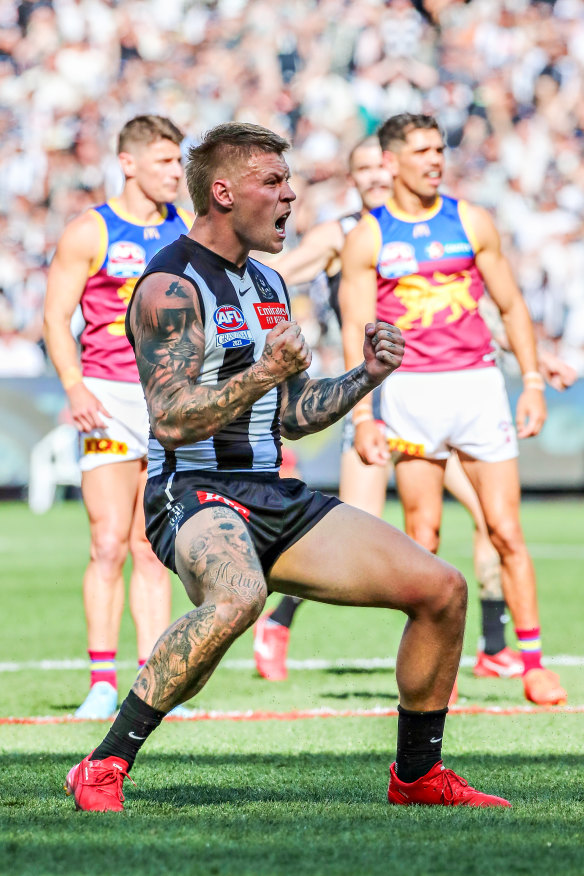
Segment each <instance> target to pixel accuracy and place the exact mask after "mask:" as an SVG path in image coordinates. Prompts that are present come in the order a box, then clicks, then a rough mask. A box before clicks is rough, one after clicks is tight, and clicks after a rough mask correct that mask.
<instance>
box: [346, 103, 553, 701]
mask: <svg viewBox="0 0 584 876" xmlns="http://www.w3.org/2000/svg"><path fill="white" fill-rule="evenodd" d="M379 138H380V142H381V147H382V150H383V155H384V160H385V162H386V165H387V167H388V168H389V169H390V171H391V173H392V177H393V189H394V193H393V197H392V198H391V199H390V200H389V201H388V202H387V203H386V204H385V205H384V206H382V207H380V208H377V209H375V210H373V211H371V212H370V213H369V214H367V215H366V216H365V217H364V218H363V220H362V221H361V222H360V223H359V225H358V226H357V228H355V229H354V231H353V232H352V233H351V235H350V236H349V237H348V238H347V243H346V245H345V247H344V250H343V260H342V267H343V279H342V282H341V288H340V301H341V307H342V313H343V342H344V349H345V359H346V363H347V364H348V367H351V363H354V362H356V361H357V360H358V359H359V357H360V349H359V344H358V341H357V337H358V333H360V332H361V331H362V327H363V325H364V323H366V322H368V321H369V320H370V319H371V317H372V315H375V314H377V318H379V319H383V320H385V321H387V322H389V323H393V324H395V325H396V326H397V327H398V328H400V329H401V330H402V332H403V333H404V336H405V339H406V352H405V355H404V360H403V364H402V366H401V368H400V370H399V372H398V373H397V374H396V375H395V378H396V380H395V383H394V384H393V385H392V387H391V389H389V388H388V386H387V384H384V387H383V390H382V413H383V419H384V421H385V423H386V426H387V438H388V441H389V447H390V449H391V450H392V451H393V458H394V463H395V466H396V483H397V488H398V492H399V496H400V499H401V502H402V505H403V508H404V515H405V524H406V532H407V533H408V534H409V535H411V536H412V537H413V538H414V539H415V540H416V541H418V542H419V543H420V544H422V545H424V546H425V547H426V548H428V550H431V551H436V550H437V549H438V542H439V535H440V521H441V512H442V488H443V480H444V469H445V466H446V460H447V459H448V457H449V456H450V454H451V452H452V450H453V449H456V450H457V452H458V455H459V458H460V460H461V462H462V465H463V467H464V470H465V472H466V474H467V475H468V477H469V479H470V481H471V483H472V485H473V487H474V489H475V491H476V493H477V496H478V499H479V502H480V505H481V508H482V510H483V514H484V516H485V520H486V522H487V526H488V530H489V533H490V535H491V539H492V542H493V544H494V546H495V547H496V549H497V552H498V554H499V556H500V559H501V576H502V582H503V590H504V594H505V599H506V602H507V605H508V606H509V610H510V613H511V616H512V618H513V622H514V625H515V632H516V635H517V639H518V642H519V647H520V651H521V658H522V661H523V684H524V690H525V696H526V698H527V699H528V700H531V701H532V702H535V703H538V704H542V705H547V704H554V703H559V702H563V701H565V699H566V691H565V690H564V689H563V688H562V686H561V684H560V682H559V678H558V676H557V675H556V673H554V672H552V671H551V670H548V669H545V668H544V667H543V666H542V662H541V639H540V626H539V617H538V607H537V594H536V582H535V573H534V569H533V564H532V562H531V558H530V556H529V553H528V551H527V547H526V545H525V541H524V537H523V533H522V530H521V524H520V520H519V504H520V485H519V472H518V465H517V453H518V450H517V435H516V433H515V429H514V427H513V422H512V417H511V412H510V409H509V403H508V399H507V396H506V392H505V387H504V381H503V377H502V375H501V373H500V372H499V370H498V369H497V368H496V367H495V362H494V350H493V347H492V343H491V335H490V332H489V330H488V328H487V326H486V324H485V322H484V320H483V318H482V317H481V315H480V312H479V308H478V301H479V299H480V298H481V297H482V295H483V293H484V286H486V288H487V290H488V292H489V293H490V296H491V298H492V300H493V301H494V303H495V304H496V305H497V307H498V309H499V311H500V313H501V316H502V320H503V325H504V328H505V331H506V334H507V338H508V340H509V346H510V348H511V350H512V351H513V353H514V354H515V356H516V358H517V361H518V363H519V366H520V368H521V373H522V375H523V385H524V390H523V393H522V394H521V396H520V398H519V401H518V403H517V412H516V420H517V428H518V431H517V434H518V436H519V438H527V437H529V436H531V435H536V434H537V433H538V432H539V431H540V429H541V427H542V425H543V423H544V421H545V416H546V407H545V401H544V397H543V388H544V380H543V377H542V376H541V374H540V373H539V371H538V370H537V356H536V346H535V338H534V333H533V328H532V325H531V320H530V318H529V314H528V311H527V308H526V306H525V303H524V301H523V298H522V296H521V292H520V291H519V288H518V286H517V284H516V283H515V280H514V278H513V276H512V273H511V269H510V266H509V263H508V261H507V259H506V258H505V257H504V255H503V254H502V252H501V247H500V240H499V235H498V233H497V230H496V228H495V226H494V223H493V221H492V219H491V217H490V215H489V213H488V212H487V211H486V210H485V209H483V208H481V207H477V206H474V205H472V204H470V203H468V202H466V201H457V200H455V199H453V198H448V197H445V196H441V195H440V194H439V187H440V183H441V180H442V173H443V169H444V142H443V138H442V134H441V131H440V129H439V126H438V123H437V122H436V120H435V119H434V118H433V117H431V116H427V115H411V114H408V113H403V114H401V115H398V116H394V117H392V118H390V119H389V120H388V121H387V122H385V123H384V124H383V125H382V127H381V128H380V131H379ZM483 284H484V285H483ZM355 446H356V449H357V451H358V452H359V454H360V455H361V458H362V459H363V460H365V461H368V462H370V463H378V462H384V461H385V459H386V456H387V445H386V443H385V441H384V440H383V437H382V436H381V435H380V432H379V429H378V427H377V425H376V423H375V421H374V417H373V413H372V412H371V411H369V413H368V414H366V413H364V414H363V415H362V416H361V418H360V420H359V422H358V423H357V425H356V430H355Z"/></svg>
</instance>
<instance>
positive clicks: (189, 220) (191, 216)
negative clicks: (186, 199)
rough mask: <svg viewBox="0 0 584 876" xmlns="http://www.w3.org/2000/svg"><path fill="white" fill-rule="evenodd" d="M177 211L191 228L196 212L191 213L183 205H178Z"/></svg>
mask: <svg viewBox="0 0 584 876" xmlns="http://www.w3.org/2000/svg"><path fill="white" fill-rule="evenodd" d="M176 212H177V213H178V215H179V216H180V218H181V219H182V221H183V222H184V223H185V225H186V226H187V228H190V227H191V225H192V224H193V222H194V221H195V214H194V213H191V212H190V211H189V210H185V209H184V208H183V207H177V208H176Z"/></svg>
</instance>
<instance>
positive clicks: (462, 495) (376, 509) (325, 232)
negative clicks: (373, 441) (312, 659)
mask: <svg viewBox="0 0 584 876" xmlns="http://www.w3.org/2000/svg"><path fill="white" fill-rule="evenodd" d="M348 164H349V175H348V179H349V184H352V185H353V186H354V187H355V189H356V191H357V192H358V194H359V197H360V198H361V203H362V207H361V210H359V211H356V212H354V213H350V214H349V215H347V216H343V217H341V218H340V219H336V220H332V221H329V222H322V223H320V224H319V225H316V226H315V227H314V228H312V229H311V230H310V231H308V232H307V233H306V234H305V235H304V237H303V238H302V242H301V243H300V244H299V246H297V247H296V248H295V249H293V250H290V251H289V252H287V253H284V254H283V255H281V256H277V257H276V258H275V259H273V260H271V262H270V264H271V265H272V266H273V267H275V268H276V269H277V270H278V272H279V273H280V274H281V275H282V276H283V277H284V280H285V282H286V284H287V285H288V286H298V285H301V284H302V283H308V282H310V281H311V280H314V278H315V277H316V276H317V275H318V274H319V273H321V272H324V273H325V274H326V278H327V284H328V288H329V303H330V307H331V309H332V310H333V312H334V313H335V315H336V317H337V319H338V321H339V325H340V322H341V312H340V308H339V285H340V281H341V251H342V249H343V246H344V243H345V238H346V236H347V234H348V233H349V231H351V230H352V229H353V228H354V227H355V226H356V225H357V223H358V222H359V220H360V219H361V218H362V216H363V215H365V213H367V212H368V211H369V210H372V209H374V208H375V207H381V206H382V205H383V204H384V203H385V202H386V201H387V200H388V198H389V197H390V195H391V191H392V184H391V174H390V172H389V170H388V168H387V167H386V166H385V164H384V162H383V155H382V151H381V147H380V145H379V138H378V137H377V136H372V137H367V138H365V139H364V140H361V141H360V142H359V143H357V145H356V146H355V147H354V148H353V149H352V151H351V152H350V154H349V161H348ZM380 399H381V391H380V389H378V390H376V391H375V393H374V394H373V399H372V403H373V416H374V419H375V420H376V421H377V422H378V423H379V424H380V426H382V421H381V408H380ZM370 410H371V401H368V402H365V403H364V404H358V405H357V406H356V408H355V411H354V412H353V417H345V419H344V421H343V436H342V442H341V468H340V485H339V496H340V498H341V500H342V501H343V502H347V503H348V504H349V505H353V506H354V507H356V508H359V509H361V510H363V511H367V512H369V513H370V514H375V515H376V516H377V517H381V515H382V512H383V508H384V505H385V500H386V490H387V479H388V475H389V471H390V461H389V459H386V460H385V461H384V462H382V463H380V464H378V465H365V463H363V462H362V461H361V459H360V457H359V454H358V453H357V452H356V450H355V448H354V446H353V439H354V423H355V422H357V423H358V422H359V420H360V417H361V416H365V417H366V419H367V420H369V417H370ZM285 450H286V455H285V457H284V459H283V467H282V470H281V472H280V474H281V476H282V477H298V472H297V470H296V467H295V463H296V460H295V456H294V453H293V451H292V450H291V449H290V448H285ZM444 485H445V487H446V489H447V490H448V491H449V492H450V493H452V495H453V496H455V498H456V499H458V501H459V502H461V504H462V505H464V507H465V508H466V509H467V510H468V511H469V513H470V514H471V516H472V519H473V523H474V526H475V533H474V567H475V575H476V577H477V580H478V582H479V596H480V600H481V615H482V637H481V642H480V644H479V652H478V655H477V661H476V664H475V668H474V673H475V675H477V676H496V677H504V678H510V677H515V676H518V675H521V672H522V669H523V664H522V663H521V660H520V659H519V657H518V655H517V654H515V653H514V652H513V651H511V649H510V648H507V647H506V645H505V633H504V623H505V621H506V614H505V601H504V599H503V593H502V588H501V573H500V564H499V556H498V554H497V552H496V550H495V549H494V547H493V546H492V544H491V542H490V540H489V536H488V532H487V527H486V524H485V520H484V517H483V514H482V511H481V507H480V504H479V501H478V499H477V496H476V493H475V492H474V490H473V488H472V486H471V484H470V481H469V480H468V478H467V477H466V475H465V474H464V471H463V469H462V466H461V465H460V462H459V460H458V457H457V456H456V454H452V455H451V457H450V458H449V460H448V463H447V467H446V472H445V477H444ZM302 601H303V600H301V599H299V598H298V597H296V596H284V597H282V599H281V600H280V602H279V603H278V605H277V607H276V608H275V609H274V610H273V611H271V612H268V613H267V614H265V615H263V616H262V617H261V618H260V619H259V621H258V622H257V623H256V625H255V627H254V659H255V664H256V668H257V671H258V672H259V674H260V675H261V676H263V677H264V678H266V679H267V680H268V681H283V680H285V679H286V678H287V674H288V673H287V667H286V657H287V652H288V644H289V640H290V627H291V625H292V621H293V619H294V615H295V613H296V610H297V609H298V607H299V606H300V604H301V603H302Z"/></svg>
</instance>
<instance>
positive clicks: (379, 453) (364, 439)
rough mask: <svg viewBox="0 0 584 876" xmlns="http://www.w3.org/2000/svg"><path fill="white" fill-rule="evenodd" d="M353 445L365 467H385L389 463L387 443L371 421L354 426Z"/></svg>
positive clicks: (377, 427)
mask: <svg viewBox="0 0 584 876" xmlns="http://www.w3.org/2000/svg"><path fill="white" fill-rule="evenodd" d="M353 445H354V447H355V450H356V451H357V453H358V454H359V457H360V459H361V462H364V463H365V465H386V464H387V463H388V462H389V451H388V449H387V441H386V440H385V436H384V434H383V432H382V431H381V429H380V428H379V426H378V425H377V423H376V422H375V420H373V419H371V420H365V421H363V422H361V423H359V424H358V425H357V426H355V438H354V440H353Z"/></svg>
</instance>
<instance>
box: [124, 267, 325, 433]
mask: <svg viewBox="0 0 584 876" xmlns="http://www.w3.org/2000/svg"><path fill="white" fill-rule="evenodd" d="M130 320H131V328H132V332H133V334H134V340H135V352H136V362H137V364H138V371H139V373H140V381H141V383H142V386H143V388H144V394H145V396H146V402H147V404H148V411H149V415H150V422H151V423H152V428H153V431H154V434H155V436H156V438H157V439H158V441H160V443H161V444H162V446H163V447H165V448H167V449H174V448H176V447H180V446H181V445H184V444H192V443H193V442H196V441H203V440H204V439H205V438H208V437H209V436H211V435H214V434H215V433H216V432H219V431H220V430H221V429H223V428H224V426H226V425H227V424H228V423H231V422H232V421H233V420H235V419H236V418H237V417H238V416H239V415H240V414H242V413H243V412H244V411H246V410H247V409H248V408H250V407H251V406H252V405H253V404H254V403H255V402H256V401H257V400H258V399H259V398H261V397H262V396H263V395H265V394H266V393H267V392H269V391H270V389H272V388H273V387H275V386H277V385H278V384H280V383H282V382H283V381H285V380H287V379H288V377H291V376H292V375H293V374H297V373H298V372H300V371H303V370H305V369H306V368H308V366H309V365H310V360H311V355H310V351H309V350H308V348H307V346H306V343H305V341H304V338H303V337H302V334H301V332H300V327H299V326H298V325H297V324H296V323H293V322H281V323H279V325H277V326H276V327H275V328H274V329H272V331H271V332H269V333H268V335H267V337H266V343H265V347H264V350H263V353H262V355H261V357H260V358H259V359H258V361H257V362H255V363H254V364H253V365H251V366H250V367H249V368H246V369H245V370H244V371H242V372H240V373H239V374H236V375H234V376H233V377H231V378H229V380H226V381H223V382H221V383H219V384H217V385H216V386H203V385H201V384H198V383H197V378H198V376H199V374H200V371H201V366H202V363H203V356H204V352H205V334H204V326H203V321H202V318H201V309H200V304H199V300H198V295H197V291H196V289H195V287H194V286H193V285H192V284H191V283H189V282H187V281H183V280H180V279H178V278H177V277H176V276H174V275H172V274H162V273H160V274H151V275H150V276H148V277H146V279H145V280H144V281H143V282H142V283H141V284H140V285H139V286H138V288H137V292H136V297H135V300H134V302H133V304H132V310H131V314H130Z"/></svg>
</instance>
